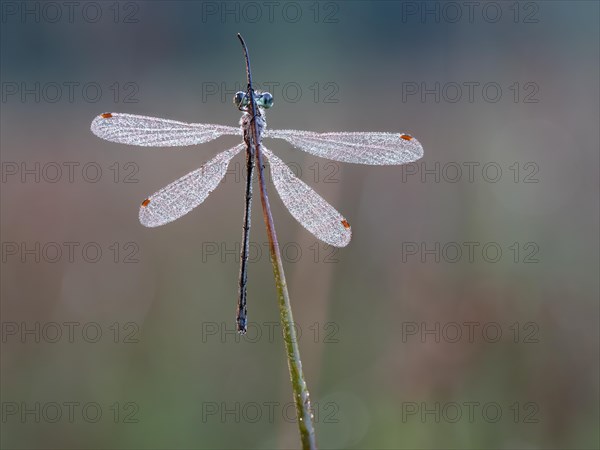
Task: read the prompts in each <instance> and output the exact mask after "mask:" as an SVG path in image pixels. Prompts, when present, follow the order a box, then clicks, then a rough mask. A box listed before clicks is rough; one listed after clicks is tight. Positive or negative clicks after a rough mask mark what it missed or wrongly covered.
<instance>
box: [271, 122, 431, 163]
mask: <svg viewBox="0 0 600 450" xmlns="http://www.w3.org/2000/svg"><path fill="white" fill-rule="evenodd" d="M263 137H270V138H280V139H285V140H286V141H288V142H289V143H290V144H292V145H293V146H294V147H296V148H298V149H300V150H303V151H305V152H307V153H310V154H312V155H316V156H320V157H322V158H327V159H332V160H334V161H342V162H349V163H357V164H369V165H375V166H379V165H393V164H406V163H409V162H413V161H416V160H417V159H420V158H421V157H422V156H423V147H422V146H421V143H420V142H419V141H417V140H416V139H415V138H414V137H412V136H410V135H408V134H403V133H314V132H312V131H297V130H265V133H264V134H263Z"/></svg>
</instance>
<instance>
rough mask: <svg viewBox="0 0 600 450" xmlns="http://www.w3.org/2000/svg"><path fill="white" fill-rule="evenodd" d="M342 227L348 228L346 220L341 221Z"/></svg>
mask: <svg viewBox="0 0 600 450" xmlns="http://www.w3.org/2000/svg"><path fill="white" fill-rule="evenodd" d="M342 225H344V228H345V229H348V228H350V224H349V223H348V221H347V220H346V219H344V220H342Z"/></svg>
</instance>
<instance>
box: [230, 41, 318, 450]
mask: <svg viewBox="0 0 600 450" xmlns="http://www.w3.org/2000/svg"><path fill="white" fill-rule="evenodd" d="M238 38H239V40H240V42H241V43H242V46H243V47H244V55H245V57H246V72H247V76H248V90H249V92H250V93H252V92H253V91H252V76H251V72H250V58H249V57H248V49H247V48H246V43H245V42H244V39H243V38H242V36H241V35H240V34H238ZM250 100H251V101H250V113H251V114H252V117H256V113H257V112H258V111H257V106H256V101H255V99H254V96H253V95H250ZM251 131H252V144H253V145H254V147H255V148H254V154H255V155H256V165H257V166H258V182H259V187H260V201H261V203H262V208H263V217H264V219H265V225H266V227H267V236H268V238H269V251H270V254H271V264H272V266H273V275H274V276H275V287H276V289H277V298H278V300H279V317H280V320H281V327H282V329H283V340H284V342H285V351H286V355H287V362H288V369H289V371H290V379H291V381H292V390H293V393H294V403H295V404H296V416H297V417H298V428H299V430H300V439H301V441H302V448H303V449H309V450H313V449H314V450H316V448H317V442H316V438H315V428H314V426H313V416H312V412H311V407H310V394H309V392H308V387H307V386H306V381H304V375H303V373H302V360H301V359H300V349H299V347H298V339H297V337H296V329H295V328H294V316H293V315H292V305H291V303H290V294H289V293H288V290H287V283H286V281H285V272H284V271H283V263H282V260H281V252H280V251H279V242H278V241H277V233H276V232H275V224H274V223H273V215H272V214H271V206H270V204H269V196H268V195H267V187H266V183H265V177H264V173H263V170H264V166H263V155H262V152H261V151H260V145H259V144H260V142H259V140H258V131H257V129H256V121H255V120H254V119H253V120H252V127H251Z"/></svg>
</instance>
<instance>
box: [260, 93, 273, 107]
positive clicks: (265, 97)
mask: <svg viewBox="0 0 600 450" xmlns="http://www.w3.org/2000/svg"><path fill="white" fill-rule="evenodd" d="M256 103H258V106H262V107H263V108H265V109H269V108H270V107H272V106H273V96H272V95H271V94H270V93H269V92H263V93H262V94H260V97H259V98H258V100H257V102H256Z"/></svg>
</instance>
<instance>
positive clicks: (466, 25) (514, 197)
mask: <svg viewBox="0 0 600 450" xmlns="http://www.w3.org/2000/svg"><path fill="white" fill-rule="evenodd" d="M1 8H2V10H1V12H2V18H1V71H0V74H1V81H2V103H1V119H0V126H1V133H0V134H1V160H2V184H1V189H2V193H1V213H2V214H1V220H0V224H1V229H2V239H1V240H2V266H1V267H2V278H1V294H2V308H1V314H2V342H1V343H2V353H1V363H2V368H1V375H2V379H1V388H2V421H1V424H0V425H1V429H2V432H1V445H2V447H3V448H7V449H9V448H11V449H12V448H15V449H17V448H18V449H25V448H27V449H42V448H64V449H82V448H107V449H117V448H119V449H144V448H147V449H163V448H164V449H166V448H170V449H171V448H181V449H192V448H194V449H209V448H211V449H212V448H218V449H221V448H222V449H225V448H298V447H299V446H300V441H299V437H298V431H297V426H296V423H295V413H294V408H293V404H292V397H291V386H290V382H289V376H288V372H287V365H286V359H285V353H284V348H283V342H282V338H281V335H280V331H281V330H280V328H279V326H278V317H279V316H278V307H277V298H276V295H275V289H274V281H273V277H272V270H271V266H270V262H269V256H268V247H267V246H266V242H267V238H266V233H265V231H264V225H263V221H262V213H261V211H260V203H259V202H258V201H255V203H254V206H255V208H254V215H253V218H254V222H253V224H254V227H253V229H252V243H253V244H252V255H251V260H252V264H251V265H250V273H249V277H250V278H249V293H248V295H249V304H248V311H249V320H250V327H249V331H248V334H247V335H246V337H243V338H239V337H237V336H236V334H235V332H234V330H235V312H236V295H237V287H236V286H237V277H238V270H239V267H238V264H239V245H240V244H239V241H240V237H241V221H242V214H243V211H242V208H243V175H244V172H243V157H242V156H239V157H237V158H236V159H234V160H233V162H232V164H231V166H230V171H229V172H228V174H227V176H226V178H225V180H224V181H223V183H222V185H221V186H220V187H219V189H217V190H215V192H214V193H213V194H212V195H211V196H210V197H209V198H208V199H207V200H206V202H205V203H204V204H203V205H201V206H200V207H199V208H198V209H197V210H195V211H193V212H192V213H190V214H189V215H187V216H185V217H184V218H182V219H180V220H178V221H176V222H174V223H172V224H169V225H167V226H164V227H161V228H157V229H147V228H144V227H142V226H141V225H140V224H139V222H138V216H137V214H138V207H139V203H140V202H141V201H142V200H143V199H145V198H146V197H147V196H148V195H149V194H151V193H152V192H155V191H156V190H158V189H159V188H161V187H163V186H165V185H166V184H168V183H169V182H171V181H173V180H174V179H176V178H178V177H180V176H182V175H184V174H185V173H187V172H189V171H191V170H193V169H195V168H197V167H199V166H200V165H202V163H204V162H205V161H207V160H208V159H210V158H211V157H213V156H214V155H215V154H217V153H218V152H219V151H222V150H225V149H227V148H230V147H232V146H233V145H235V144H236V143H237V142H238V141H239V138H236V137H222V138H220V139H218V140H215V141H213V142H210V143H207V144H204V145H202V146H197V147H186V148H181V149H177V148H169V149H160V148H146V149H144V148H136V147H130V146H124V145H119V144H114V143H110V142H106V141H102V140H100V139H98V138H97V137H95V136H94V135H92V134H91V132H90V130H89V127H90V123H91V121H92V119H93V118H94V117H95V116H96V115H97V114H100V113H103V112H106V111H114V112H129V113H135V114H143V115H149V116H158V117H165V118H170V119H176V120H181V121H185V122H205V123H218V124H223V125H236V124H237V123H238V120H239V116H240V114H239V111H237V110H236V108H235V107H234V106H233V105H232V102H231V100H232V97H233V94H234V92H235V91H236V90H238V89H240V88H243V87H244V85H245V69H244V61H243V56H242V50H241V48H240V45H239V42H238V40H237V39H236V33H237V32H240V33H242V34H243V36H244V37H245V39H246V42H247V44H248V46H249V50H250V54H251V58H252V65H253V76H254V79H255V82H256V83H257V85H258V86H257V87H259V88H266V89H267V90H269V91H270V92H271V93H272V94H273V95H274V97H275V106H274V108H273V109H272V110H270V111H269V112H268V117H267V120H268V125H269V127H271V128H284V129H287V128H296V129H305V130H312V131H391V132H405V133H409V134H411V135H414V136H415V137H417V138H418V139H419V141H420V142H421V143H422V145H423V147H424V149H425V156H424V158H423V159H422V160H421V161H419V162H417V163H414V164H410V165H408V166H402V167H398V166H396V167H394V166H390V167H372V166H359V165H352V164H343V163H336V162H329V161H326V160H323V159H319V158H316V157H312V156H311V155H308V154H305V153H303V152H300V151H298V150H295V149H294V148H292V147H291V145H289V144H287V143H286V142H284V141H280V140H277V141H271V142H268V143H267V145H268V147H269V148H270V149H271V150H273V151H275V152H277V153H278V155H279V156H280V157H281V158H282V159H284V160H285V161H286V162H288V163H289V164H290V166H291V167H292V168H293V169H294V171H295V172H296V173H297V174H298V175H299V176H300V177H301V178H302V179H303V180H304V181H305V182H306V183H307V184H309V185H310V186H312V187H313V188H315V190H316V191H318V192H319V193H320V194H321V195H322V196H323V197H324V198H325V199H327V200H328V201H329V202H330V203H331V204H332V205H334V206H335V207H336V208H337V209H338V210H339V211H340V212H341V213H342V214H343V215H344V216H345V217H347V218H348V220H349V222H350V223H351V224H352V226H353V239H352V242H351V243H350V245H349V246H348V247H346V248H344V249H333V248H331V247H328V246H326V245H325V244H322V243H320V242H319V241H317V240H316V239H315V238H314V237H313V236H311V235H310V234H309V233H308V232H307V231H305V230H304V229H303V228H302V227H301V226H300V225H299V224H298V223H297V222H296V221H295V220H294V219H293V218H292V217H291V215H290V214H289V213H288V212H287V211H286V210H285V208H284V207H283V205H282V203H281V201H280V199H279V198H278V196H277V194H276V193H275V191H274V188H273V187H272V186H271V187H270V188H269V192H270V194H271V197H270V198H271V203H272V207H273V213H274V217H275V222H276V227H277V232H278V235H279V239H280V245H281V246H282V249H283V253H284V255H283V256H284V267H285V269H286V275H287V280H288V284H289V289H290V296H291V299H292V303H293V308H294V314H295V319H296V323H297V329H298V333H299V345H300V350H301V353H302V357H303V366H304V370H305V376H306V380H307V383H308V386H309V388H310V391H311V397H312V400H313V406H314V410H315V422H316V430H317V438H318V441H319V444H320V447H322V448H336V449H337V448H357V449H359V448H360V449H366V448H385V449H405V448H406V449H408V448H410V449H414V448H419V449H447V448H460V449H463V448H465V449H467V448H473V449H475V448H477V449H482V448H483V449H499V448H502V449H566V448H569V449H575V448H577V449H592V448H598V445H599V436H598V419H599V417H598V415H599V414H598V409H599V408H598V396H599V385H598V375H599V370H598V369H599V364H598V347H599V345H598V342H599V334H598V318H599V310H598V309H599V307H598V295H599V289H598V269H599V242H598V236H599V233H598V231H599V215H598V212H599V211H598V206H599V204H598V197H599V195H598V185H599V184H598V183H599V177H598V171H599V161H598V159H599V158H598V155H599V152H598V148H599V136H598V119H599V83H598V80H599V26H598V23H599V21H598V18H599V4H598V3H597V2H589V1H574V2H567V1H552V2H548V1H544V2H542V1H540V2H529V1H527V2H480V3H476V4H472V3H469V2H433V1H431V2H430V1H426V2H420V1H419V2H367V1H348V2H337V1H334V2H329V1H326V2H304V1H299V2H235V1H233V2H220V1H219V2H200V1H174V2H166V1H147V2H145V1H139V2H138V1H133V2H129V1H127V2H79V3H73V4H70V3H68V2H66V3H62V2H37V1H26V2H12V1H2V3H1ZM255 200H256V199H255Z"/></svg>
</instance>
